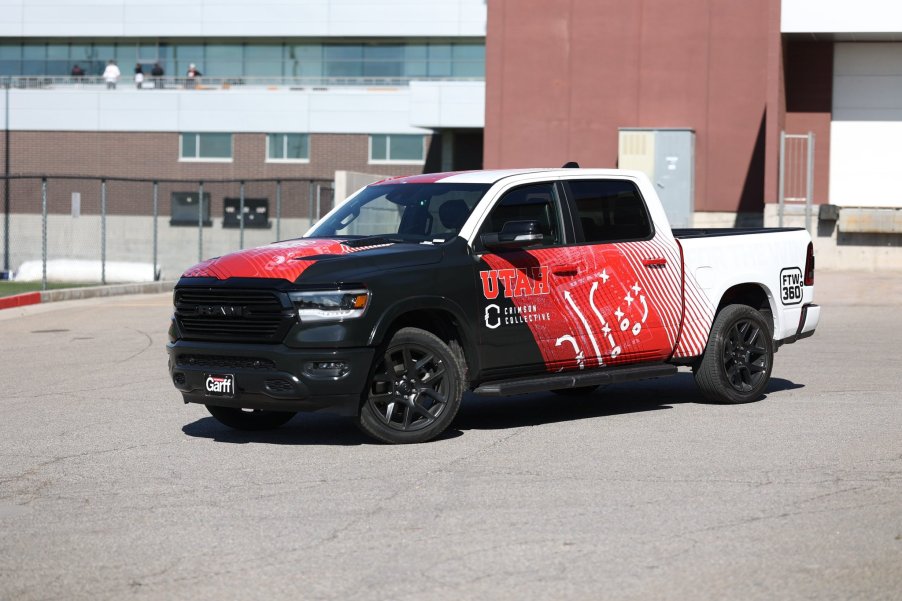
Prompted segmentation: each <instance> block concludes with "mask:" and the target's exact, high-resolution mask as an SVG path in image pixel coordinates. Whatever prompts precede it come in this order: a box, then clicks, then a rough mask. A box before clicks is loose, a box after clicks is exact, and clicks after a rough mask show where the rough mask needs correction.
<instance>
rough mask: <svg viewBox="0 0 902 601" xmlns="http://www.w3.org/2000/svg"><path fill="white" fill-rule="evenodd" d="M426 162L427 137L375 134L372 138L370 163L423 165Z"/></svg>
mask: <svg viewBox="0 0 902 601" xmlns="http://www.w3.org/2000/svg"><path fill="white" fill-rule="evenodd" d="M425 160H426V136H421V135H416V134H413V135H411V134H374V135H372V136H370V163H422V162H424V161H425Z"/></svg>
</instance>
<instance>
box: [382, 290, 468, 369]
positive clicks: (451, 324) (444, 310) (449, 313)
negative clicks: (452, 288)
mask: <svg viewBox="0 0 902 601" xmlns="http://www.w3.org/2000/svg"><path fill="white" fill-rule="evenodd" d="M466 324H467V321H466V318H465V317H464V312H463V310H462V309H461V308H460V307H459V306H458V305H457V304H456V303H454V302H452V301H450V300H449V299H447V298H443V297H426V296H421V297H413V298H408V299H404V300H403V301H400V302H398V303H395V304H394V305H392V306H391V307H389V309H388V310H387V311H384V312H383V313H382V316H381V317H380V319H379V321H378V322H377V323H376V325H375V326H374V327H373V330H372V331H371V333H370V339H369V345H370V346H377V345H379V344H382V342H384V341H385V340H386V339H387V338H389V337H390V336H391V335H392V334H393V333H394V332H396V331H398V330H399V329H401V328H404V327H414V328H419V329H421V330H425V331H427V332H431V333H432V334H435V335H436V336H438V337H439V338H440V339H442V341H444V342H445V343H446V344H447V343H449V342H452V341H455V342H457V343H458V344H459V345H460V347H461V349H462V351H463V354H464V357H463V359H464V361H465V362H466V372H467V373H469V374H472V373H478V367H479V366H478V353H477V352H476V345H475V339H474V337H473V334H472V332H471V331H470V329H469V328H468V327H467V325H466Z"/></svg>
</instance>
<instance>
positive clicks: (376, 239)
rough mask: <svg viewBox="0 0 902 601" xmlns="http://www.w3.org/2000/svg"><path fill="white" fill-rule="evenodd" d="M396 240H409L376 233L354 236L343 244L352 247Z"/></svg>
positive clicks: (388, 242) (389, 242)
mask: <svg viewBox="0 0 902 601" xmlns="http://www.w3.org/2000/svg"><path fill="white" fill-rule="evenodd" d="M396 242H410V241H409V240H405V239H404V238H401V237H399V236H390V235H386V234H376V235H373V236H363V237H362V238H354V239H353V240H348V241H347V242H344V243H343V244H344V245H345V246H350V247H352V248H356V247H358V246H373V245H376V244H392V243H396Z"/></svg>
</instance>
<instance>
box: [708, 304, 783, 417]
mask: <svg viewBox="0 0 902 601" xmlns="http://www.w3.org/2000/svg"><path fill="white" fill-rule="evenodd" d="M772 331H773V325H772V324H771V323H768V321H767V320H766V319H765V317H764V315H762V313H760V312H759V311H756V310H755V309H753V308H751V307H748V306H746V305H729V306H727V307H725V308H724V309H723V310H722V311H721V312H720V313H719V314H718V315H717V318H716V319H715V320H714V325H713V326H712V327H711V334H710V336H709V337H708V345H707V347H706V348H705V354H704V356H703V357H702V361H701V363H700V364H699V366H698V368H697V369H696V370H695V381H696V382H697V383H698V386H699V388H700V389H701V391H702V393H703V394H704V395H705V397H707V398H708V399H709V400H711V401H714V402H717V403H731V404H735V403H747V402H749V401H754V400H757V399H758V398H760V397H761V395H762V393H763V392H764V389H765V387H766V386H767V383H768V382H769V381H770V374H771V369H772V368H773V361H774V341H773V335H772V334H771V332H772Z"/></svg>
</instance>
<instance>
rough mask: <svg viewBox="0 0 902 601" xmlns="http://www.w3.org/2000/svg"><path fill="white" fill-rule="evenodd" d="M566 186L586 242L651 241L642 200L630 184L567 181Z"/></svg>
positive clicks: (650, 229)
mask: <svg viewBox="0 0 902 601" xmlns="http://www.w3.org/2000/svg"><path fill="white" fill-rule="evenodd" d="M567 187H568V189H569V191H570V196H571V198H572V199H573V202H574V203H575V204H576V213H577V217H578V219H579V224H580V225H581V226H582V230H583V237H584V238H585V241H586V242H588V243H592V242H620V241H624V240H644V239H647V238H651V236H652V233H653V230H652V226H651V219H649V216H648V211H647V210H646V209H645V201H643V200H642V196H641V195H640V194H639V190H638V189H637V188H636V185H635V184H633V183H632V182H629V181H624V180H573V181H569V182H567Z"/></svg>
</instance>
